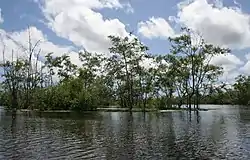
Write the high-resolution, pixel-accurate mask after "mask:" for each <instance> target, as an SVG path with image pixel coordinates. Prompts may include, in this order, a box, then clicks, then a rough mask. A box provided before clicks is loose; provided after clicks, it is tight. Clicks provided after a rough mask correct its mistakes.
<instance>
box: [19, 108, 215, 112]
mask: <svg viewBox="0 0 250 160" xmlns="http://www.w3.org/2000/svg"><path fill="white" fill-rule="evenodd" d="M209 110H211V109H199V110H198V111H209ZM16 111H17V112H21V113H24V112H26V113H27V112H40V113H74V112H78V111H72V110H46V111H40V110H38V109H34V110H31V109H17V110H16ZM173 111H189V109H187V108H166V109H163V110H159V109H145V110H144V109H140V108H134V109H132V111H130V110H129V109H128V108H97V109H96V110H86V111H79V112H80V113H81V112H82V113H84V112H158V113H164V112H173ZM191 111H197V110H196V109H192V110H191Z"/></svg>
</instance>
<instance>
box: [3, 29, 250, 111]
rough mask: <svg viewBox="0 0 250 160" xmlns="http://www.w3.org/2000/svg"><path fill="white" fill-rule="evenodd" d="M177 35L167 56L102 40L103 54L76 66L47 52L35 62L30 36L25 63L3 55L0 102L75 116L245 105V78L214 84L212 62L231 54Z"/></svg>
mask: <svg viewBox="0 0 250 160" xmlns="http://www.w3.org/2000/svg"><path fill="white" fill-rule="evenodd" d="M182 31H183V32H182V33H183V34H181V35H179V36H177V37H173V38H169V42H170V44H171V45H170V46H171V48H170V52H169V53H168V54H166V55H155V54H150V53H149V48H148V47H147V46H145V45H144V44H143V43H142V42H140V41H139V40H138V39H137V38H131V37H125V38H122V37H117V36H109V37H108V38H109V39H110V42H111V44H112V45H111V47H110V48H109V52H110V54H109V55H108V56H107V55H104V54H101V53H90V52H88V51H83V52H79V54H78V56H79V60H80V61H81V66H78V65H76V64H74V63H73V62H72V61H71V59H70V56H69V55H67V54H64V55H62V56H55V55H54V54H53V53H48V54H47V55H46V56H45V57H44V59H43V60H41V57H40V52H41V50H39V49H38V50H37V47H38V43H36V44H31V43H30V42H31V40H30V37H29V45H28V46H29V47H28V49H26V52H27V53H28V56H27V57H25V58H23V57H19V58H13V57H14V55H13V54H14V52H13V53H12V59H11V60H9V59H5V50H3V62H1V64H0V66H1V69H2V72H3V73H2V84H1V96H0V98H1V103H2V105H4V106H7V107H8V108H10V109H39V110H77V111H83V110H95V109H97V107H107V106H118V107H122V108H129V109H130V110H132V109H133V108H141V109H143V110H146V109H147V108H157V109H168V108H173V107H178V108H180V107H182V106H185V107H187V108H188V109H190V110H191V109H192V108H194V109H199V104H201V103H211V104H243V105H247V104H249V100H248V99H249V98H248V97H249V96H248V95H250V88H249V87H250V77H246V76H239V77H237V78H236V81H235V84H233V85H232V86H231V87H226V85H224V84H219V83H218V77H219V76H220V75H221V74H223V68H221V67H220V66H216V65H213V64H211V60H212V58H213V57H214V56H216V55H219V54H226V53H229V52H230V50H229V49H228V48H221V47H218V46H214V45H211V44H207V43H206V42H205V41H204V40H203V39H202V37H201V36H199V35H197V34H196V35H195V34H194V33H192V32H191V31H190V30H189V29H187V28H183V29H182ZM194 35H195V36H194ZM34 57H35V58H34ZM40 61H43V63H40ZM146 62H148V63H149V65H145V63H146Z"/></svg>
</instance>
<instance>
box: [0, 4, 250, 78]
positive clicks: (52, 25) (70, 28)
mask: <svg viewBox="0 0 250 160" xmlns="http://www.w3.org/2000/svg"><path fill="white" fill-rule="evenodd" d="M183 26H186V27H188V28H190V29H192V30H193V31H195V32H197V33H199V34H201V35H203V38H204V39H205V40H206V41H207V42H208V43H211V44H214V45H218V46H221V47H229V48H230V49H232V52H231V53H228V54H226V55H219V56H216V57H214V58H213V60H212V63H213V64H216V65H219V66H222V67H223V70H224V74H223V75H222V76H221V77H220V80H221V81H225V82H232V81H233V80H234V77H236V76H237V75H239V74H244V75H249V73H250V1H247V0H224V1H223V0H1V1H0V38H1V39H0V52H3V51H4V52H5V55H6V58H7V59H8V58H9V59H10V58H12V53H14V57H22V56H26V55H25V48H27V47H28V39H29V38H28V37H29V35H30V37H31V41H32V43H33V44H35V43H36V42H37V41H39V47H37V48H39V50H38V51H40V49H41V52H40V59H41V63H42V59H43V57H44V56H45V55H46V54H47V53H49V52H53V53H54V54H55V55H58V56H60V55H62V54H64V53H67V54H69V55H70V57H71V60H72V61H73V62H74V63H76V64H78V65H80V62H79V60H78V58H77V57H78V55H77V52H78V51H79V50H81V49H86V50H88V51H90V52H98V53H105V54H106V53H107V54H108V48H109V46H110V41H109V40H108V38H107V37H108V36H109V35H117V36H121V37H124V36H128V35H129V33H130V32H132V33H133V34H134V35H135V36H136V37H138V38H139V39H140V40H141V41H142V42H143V43H144V44H145V45H147V46H148V47H149V48H150V50H149V52H150V53H151V54H168V53H169V49H170V45H169V42H168V37H173V36H176V35H178V34H180V28H181V27H183ZM38 51H37V52H38ZM0 57H2V56H0ZM0 60H2V58H0Z"/></svg>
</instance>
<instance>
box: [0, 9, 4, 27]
mask: <svg viewBox="0 0 250 160" xmlns="http://www.w3.org/2000/svg"><path fill="white" fill-rule="evenodd" d="M3 21H4V20H3V17H2V10H1V8H0V24H1V23H3Z"/></svg>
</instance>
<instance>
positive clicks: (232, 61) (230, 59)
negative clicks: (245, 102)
mask: <svg viewBox="0 0 250 160" xmlns="http://www.w3.org/2000/svg"><path fill="white" fill-rule="evenodd" d="M211 64H213V65H216V66H220V67H222V68H223V74H222V76H221V77H219V80H221V81H224V82H232V81H233V80H234V78H235V77H236V76H238V75H239V74H240V72H239V70H238V68H239V67H241V66H242V65H243V64H244V62H243V61H242V60H240V59H239V58H238V57H236V56H235V55H233V54H231V53H228V54H223V55H222V54H221V55H216V56H214V57H213V58H212V59H211Z"/></svg>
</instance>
